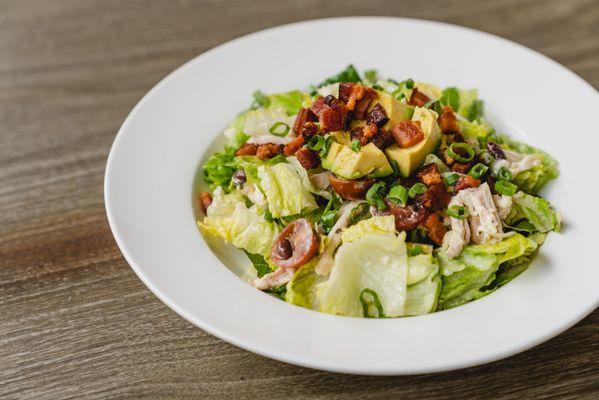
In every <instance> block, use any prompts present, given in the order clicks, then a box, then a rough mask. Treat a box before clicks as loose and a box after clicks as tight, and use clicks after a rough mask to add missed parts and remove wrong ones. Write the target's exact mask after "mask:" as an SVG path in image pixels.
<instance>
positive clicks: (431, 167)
mask: <svg viewBox="0 0 599 400" xmlns="http://www.w3.org/2000/svg"><path fill="white" fill-rule="evenodd" d="M416 178H418V179H419V180H420V181H421V182H422V183H424V184H425V185H427V186H430V185H438V184H439V183H441V182H442V180H441V174H440V173H439V167H438V166H437V164H427V165H425V166H424V167H422V168H420V171H418V173H417V174H416Z"/></svg>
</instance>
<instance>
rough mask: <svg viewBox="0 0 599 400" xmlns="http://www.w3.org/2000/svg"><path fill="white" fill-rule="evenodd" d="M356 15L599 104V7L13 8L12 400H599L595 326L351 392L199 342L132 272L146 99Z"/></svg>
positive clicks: (6, 33) (5, 4)
mask: <svg viewBox="0 0 599 400" xmlns="http://www.w3.org/2000/svg"><path fill="white" fill-rule="evenodd" d="M360 14H363V15H364V14H365V15H381V14H384V15H397V16H412V17H418V18H426V19H436V20H441V21H448V22H453V23H456V24H460V25H465V26H470V27H473V28H477V29H481V30H485V31H488V32H492V33H495V34H498V35H500V36H504V37H507V38H510V39H512V40H515V41H517V42H520V43H522V44H524V45H526V46H530V47H532V48H534V49H537V50H538V51H540V52H542V53H544V54H546V55H548V56H550V57H552V58H554V59H556V60H557V61H559V62H561V63H563V64H565V65H566V66H568V67H569V68H571V69H572V70H574V71H575V72H577V73H578V74H580V75H581V76H582V77H583V78H585V79H586V80H588V81H589V82H591V83H592V84H593V85H594V86H595V87H599V39H598V38H599V2H598V1H597V0H577V1H532V0H531V1H514V0H509V1H499V0H497V1H480V0H471V1H470V0H469V1H457V0H456V1H454V0H446V1H439V2H435V1H401V2H391V1H388V2H386V1H378V0H361V1H349V0H343V1H333V0H328V1H317V0H310V1H305V2H299V1H265V0H258V1H252V2H251V5H250V3H249V2H247V1H243V0H227V1H185V0H178V1H169V0H166V1H142V0H139V1H137V0H135V1H133V0H131V1H122V0H107V1H100V0H98V1H77V0H73V1H44V0H40V1H29V0H14V1H7V0H2V1H0V321H1V322H0V398H3V399H7V398H8V399H12V398H14V399H17V398H35V399H56V398H86V399H88V398H89V399H91V398H114V397H117V398H132V397H157V398H158V397H160V398H223V399H254V398H285V399H307V398H322V399H346V398H353V397H355V398H360V399H370V398H391V397H393V398H402V399H416V398H449V399H457V398H468V399H490V398H497V399H532V398H534V399H540V398H572V399H591V398H594V399H597V398H599V329H598V328H599V311H595V312H594V313H593V314H591V315H590V316H589V317H588V318H586V319H585V320H584V321H582V322H581V323H579V324H578V325H577V326H575V327H574V328H572V329H570V330H569V331H567V332H566V333H564V334H562V335H560V336H559V337H557V338H555V339H552V340H550V341H549V342H547V343H545V344H543V345H541V346H539V347H537V348H535V349H532V350H529V351H527V352H525V353H523V354H520V355H518V356H515V357H511V358H508V359H507V360H503V361H499V362H495V363H492V364H489V365H485V366H481V367H477V368H470V369H467V370H463V371H457V372H449V373H442V374H436V375H421V376H412V377H396V378H390V377H386V378H376V377H360V376H346V375H338V374H331V373H326V372H319V371H314V370H309V369H304V368H299V367H295V366H291V365H287V364H283V363H280V362H275V361H271V360H269V359H266V358H263V357H260V356H257V355H254V354H251V353H248V352H246V351H243V350H240V349H238V348H236V347H233V346H231V345H229V344H227V343H224V342H221V341H220V340H218V339H216V338H214V337H212V336H210V335H208V334H206V333H204V332H202V331H201V330H199V329H197V328H195V327H194V326H192V325H191V324H189V323H187V322H186V321H184V320H183V319H182V318H180V317H178V316H177V315H176V314H175V313H174V312H172V311H171V310H170V309H168V308H167V307H166V306H165V305H163V304H162V303H161V302H160V301H158V299H156V298H155V297H154V295H152V294H151V293H150V292H149V290H148V289H146V288H145V287H144V285H143V284H142V283H141V282H140V281H139V280H138V279H137V277H136V276H135V275H134V274H133V272H132V271H131V269H130V268H129V267H128V265H127V263H126V262H125V260H124V259H123V257H122V256H121V253H120V252H119V250H118V248H117V246H116V244H115V242H114V240H113V237H112V234H111V233H110V230H109V228H108V224H107V221H106V216H105V212H104V200H103V192H102V183H103V176H104V165H105V162H106V157H107V154H108V151H109V148H110V145H111V143H112V140H113V139H114V135H115V133H116V131H117V129H118V128H119V126H120V124H121V122H122V121H123V119H124V118H125V117H126V115H127V113H128V112H129V110H130V109H131V108H132V107H133V106H134V105H135V103H136V102H137V101H138V100H139V99H140V98H141V97H142V95H143V94H144V93H145V92H146V91H147V90H148V89H150V88H151V87H152V86H153V85H154V84H155V83H156V82H158V81H159V80H160V79H161V78H162V77H163V76H164V75H166V74H167V73H168V72H170V71H171V70H173V69H174V68H175V67H177V66H178V65H180V64H181V63H183V62H184V61H186V60H188V59H190V58H192V57H194V56H195V55H197V54H200V53H202V52H204V51H205V50H207V49H209V48H211V47H213V46H216V45H218V44H220V43H223V42H225V41H227V40H230V39H233V38H235V37H238V36H240V35H243V34H246V33H249V32H253V31H256V30H259V29H262V28H266V27H269V26H274V25H279V24H283V23H288V22H292V21H298V20H303V19H310V18H317V17H325V16H336V15H360ZM514 90H515V91H517V90H518V88H514ZM523 90H526V88H523ZM556 101H558V102H559V101H560V100H559V99H556ZM556 106H557V107H559V104H557V105H556ZM596 133H597V132H595V133H592V132H586V133H585V134H596ZM556 295H563V294H559V293H556ZM513 329H518V327H517V326H515V327H513ZM492 345H493V344H492V343H489V346H492Z"/></svg>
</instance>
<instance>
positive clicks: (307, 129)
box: [301, 121, 318, 142]
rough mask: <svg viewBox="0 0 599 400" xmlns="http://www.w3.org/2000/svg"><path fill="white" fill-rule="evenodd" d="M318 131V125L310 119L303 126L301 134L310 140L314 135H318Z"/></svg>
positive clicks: (306, 139)
mask: <svg viewBox="0 0 599 400" xmlns="http://www.w3.org/2000/svg"><path fill="white" fill-rule="evenodd" d="M317 133H318V125H316V124H315V123H314V122H312V121H308V122H306V123H305V124H304V126H303V127H302V135H301V136H302V137H303V138H304V140H305V141H306V142H307V141H308V140H310V139H312V136H314V135H316V134H317Z"/></svg>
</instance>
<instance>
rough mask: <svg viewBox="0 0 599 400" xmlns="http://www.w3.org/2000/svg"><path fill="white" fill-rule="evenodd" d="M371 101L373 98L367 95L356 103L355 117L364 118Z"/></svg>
mask: <svg viewBox="0 0 599 400" xmlns="http://www.w3.org/2000/svg"><path fill="white" fill-rule="evenodd" d="M371 101H372V99H371V98H370V97H365V98H363V99H362V100H360V101H358V102H357V103H356V107H355V108H354V118H355V119H364V117H365V116H366V110H368V106H370V102H371Z"/></svg>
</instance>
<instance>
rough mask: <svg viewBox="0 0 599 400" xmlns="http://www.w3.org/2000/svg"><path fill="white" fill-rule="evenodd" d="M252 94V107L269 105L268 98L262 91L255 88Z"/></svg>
mask: <svg viewBox="0 0 599 400" xmlns="http://www.w3.org/2000/svg"><path fill="white" fill-rule="evenodd" d="M252 96H253V97H254V102H253V103H252V108H259V107H264V108H266V107H268V106H270V98H269V97H268V96H267V95H265V94H264V93H263V92H261V91H259V90H256V91H255V92H254V93H252Z"/></svg>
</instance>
